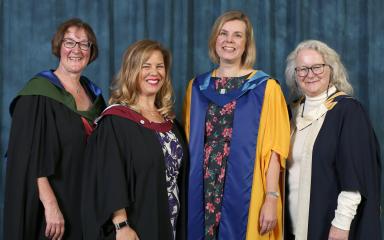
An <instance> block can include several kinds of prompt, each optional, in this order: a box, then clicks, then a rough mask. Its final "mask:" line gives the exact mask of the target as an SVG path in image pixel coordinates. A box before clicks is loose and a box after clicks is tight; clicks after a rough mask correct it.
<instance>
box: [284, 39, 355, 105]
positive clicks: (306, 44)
mask: <svg viewBox="0 0 384 240" xmlns="http://www.w3.org/2000/svg"><path fill="white" fill-rule="evenodd" d="M303 49H312V50H315V51H316V52H318V53H319V54H320V55H321V56H322V57H323V59H324V62H325V63H326V64H328V65H329V66H331V76H330V85H334V86H335V87H336V88H337V89H338V90H339V91H343V92H345V93H347V94H349V95H352V94H353V88H352V86H351V84H350V83H349V82H348V73H347V70H346V69H345V67H344V65H343V63H342V62H341V60H340V56H339V54H337V52H336V51H335V50H333V49H332V48H330V47H329V46H328V45H327V44H325V43H323V42H321V41H318V40H306V41H303V42H301V43H299V45H297V47H296V48H295V50H293V51H292V52H291V53H290V54H289V55H288V57H287V66H286V68H285V81H286V83H287V85H288V87H289V89H290V92H291V97H292V98H298V97H301V96H303V93H302V91H301V90H300V88H299V86H298V84H297V82H296V81H297V78H296V72H295V68H296V67H297V66H296V58H297V55H298V54H299V52H300V51H301V50H303Z"/></svg>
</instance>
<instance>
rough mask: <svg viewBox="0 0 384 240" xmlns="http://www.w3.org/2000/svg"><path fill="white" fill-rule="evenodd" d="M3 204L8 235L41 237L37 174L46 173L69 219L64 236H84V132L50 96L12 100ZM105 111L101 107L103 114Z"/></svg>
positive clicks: (18, 239)
mask: <svg viewBox="0 0 384 240" xmlns="http://www.w3.org/2000/svg"><path fill="white" fill-rule="evenodd" d="M14 104H15V105H14V106H15V108H14V111H13V116H12V127H11V134H10V139H9V146H8V160H7V173H6V187H5V202H4V219H5V221H4V239H12V240H25V239H42V238H43V236H44V231H45V217H44V207H43V205H42V204H41V202H40V200H39V196H38V188H37V178H38V177H48V180H49V182H50V184H51V187H52V189H53V190H54V193H55V196H56V198H57V201H58V204H59V208H60V210H61V212H62V213H63V216H64V219H65V233H64V239H76V240H78V239H81V235H82V231H81V220H80V219H81V214H80V202H81V201H80V196H81V179H82V172H83V171H84V168H85V166H84V161H83V157H84V151H85V145H86V133H85V130H84V125H83V122H82V119H81V117H80V115H79V114H78V113H75V112H74V111H73V110H72V109H70V108H68V106H65V105H64V104H63V103H60V102H58V101H56V100H53V99H52V98H49V97H46V96H36V95H33V96H20V97H18V98H17V100H16V101H15V102H14ZM101 110H102V109H99V113H100V111H101Z"/></svg>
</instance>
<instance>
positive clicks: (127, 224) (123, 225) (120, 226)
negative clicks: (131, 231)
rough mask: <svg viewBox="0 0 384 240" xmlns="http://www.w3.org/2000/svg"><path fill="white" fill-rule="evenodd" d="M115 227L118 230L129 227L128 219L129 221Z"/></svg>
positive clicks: (116, 224)
mask: <svg viewBox="0 0 384 240" xmlns="http://www.w3.org/2000/svg"><path fill="white" fill-rule="evenodd" d="M114 225H115V229H116V230H120V229H121V228H123V227H125V226H129V222H128V219H127V220H125V221H124V222H120V223H115V224H114Z"/></svg>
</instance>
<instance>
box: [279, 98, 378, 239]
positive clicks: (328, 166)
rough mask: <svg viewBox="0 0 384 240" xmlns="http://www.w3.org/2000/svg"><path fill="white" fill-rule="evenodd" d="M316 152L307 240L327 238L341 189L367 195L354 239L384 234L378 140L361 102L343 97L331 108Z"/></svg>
mask: <svg viewBox="0 0 384 240" xmlns="http://www.w3.org/2000/svg"><path fill="white" fill-rule="evenodd" d="M312 156H313V159H312V182H311V195H310V206H309V223H308V239H311V240H323V239H327V238H328V234H329V230H330V228H331V221H332V220H333V218H334V216H335V210H336V208H337V198H338V195H339V193H340V192H341V191H359V192H360V194H361V197H362V200H361V203H360V204H359V206H358V209H357V213H356V215H355V217H354V219H353V221H352V223H351V228H350V232H349V239H350V240H351V239H370V240H375V239H377V240H379V239H381V231H380V152H379V144H378V142H377V138H376V136H375V133H374V131H373V128H372V126H371V123H370V121H369V119H368V115H367V114H366V112H365V111H364V109H363V107H362V106H361V104H360V103H359V102H358V101H356V100H355V99H353V98H349V97H345V98H342V99H340V100H339V101H338V103H337V104H336V106H335V107H334V108H333V109H331V110H330V111H328V112H327V115H326V116H325V119H324V123H323V125H322V127H321V129H320V131H319V134H318V136H317V138H316V141H315V144H314V147H313V155H312ZM286 209H287V210H289V208H286ZM286 216H289V214H288V215H286ZM286 219H287V220H289V217H286Z"/></svg>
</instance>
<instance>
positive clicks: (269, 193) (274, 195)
mask: <svg viewBox="0 0 384 240" xmlns="http://www.w3.org/2000/svg"><path fill="white" fill-rule="evenodd" d="M265 195H271V196H273V197H275V198H279V197H280V194H279V192H266V193H265Z"/></svg>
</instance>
